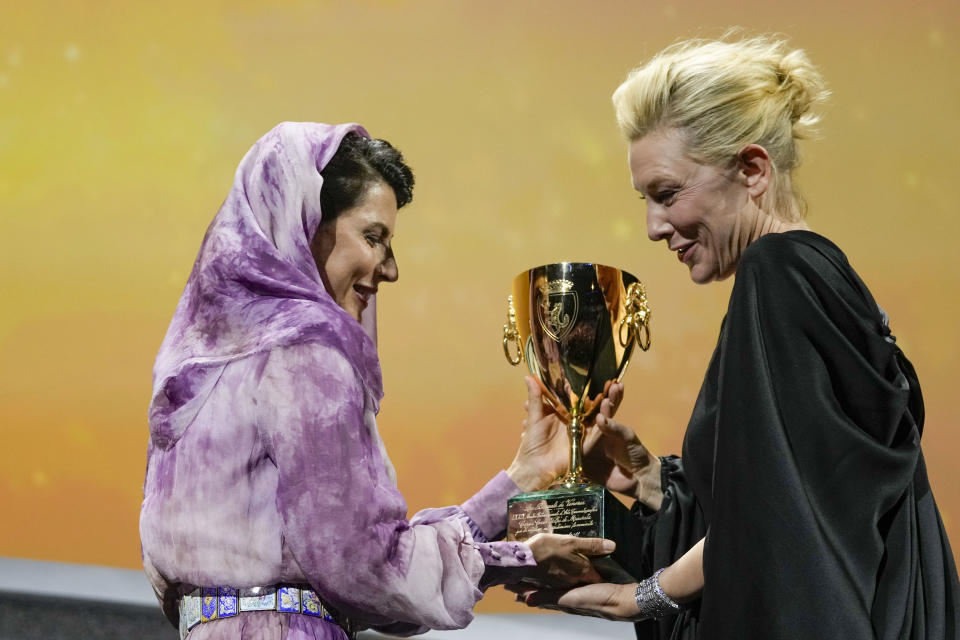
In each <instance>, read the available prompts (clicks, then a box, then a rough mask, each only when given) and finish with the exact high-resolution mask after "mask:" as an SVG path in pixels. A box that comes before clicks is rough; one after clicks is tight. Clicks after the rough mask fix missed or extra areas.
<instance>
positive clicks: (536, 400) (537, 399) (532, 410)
mask: <svg viewBox="0 0 960 640" xmlns="http://www.w3.org/2000/svg"><path fill="white" fill-rule="evenodd" d="M523 380H524V382H526V383H527V403H526V405H525V406H526V409H527V420H528V421H529V422H530V424H533V423H535V422H539V421H540V420H541V419H543V400H541V396H540V386H539V385H538V384H537V381H536V380H534V379H533V377H532V376H526V377H525V378H524V379H523Z"/></svg>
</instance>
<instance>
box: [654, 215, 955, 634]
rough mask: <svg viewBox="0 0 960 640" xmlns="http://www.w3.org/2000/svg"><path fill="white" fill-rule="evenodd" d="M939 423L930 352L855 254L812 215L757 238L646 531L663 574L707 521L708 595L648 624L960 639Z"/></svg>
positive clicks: (667, 628)
mask: <svg viewBox="0 0 960 640" xmlns="http://www.w3.org/2000/svg"><path fill="white" fill-rule="evenodd" d="M922 428H923V400H922V397H921V394H920V386H919V383H918V382H917V379H916V375H915V374H914V371H913V367H912V366H911V365H910V363H909V361H908V360H907V359H906V358H905V357H904V356H903V354H902V353H901V351H900V350H899V348H898V347H897V346H896V344H895V342H894V340H893V339H892V337H890V334H889V329H888V328H887V326H886V323H885V318H884V316H883V314H882V312H881V311H880V310H879V308H878V307H877V305H876V303H875V302H874V300H873V298H872V296H871V295H870V293H869V291H868V290H867V288H866V287H865V286H864V284H863V283H862V281H861V280H860V278H859V277H858V276H857V275H856V273H855V272H854V271H853V270H852V268H851V267H850V266H849V264H848V263H847V260H846V258H845V257H844V255H843V254H842V252H841V251H840V250H839V249H838V248H837V247H836V246H835V245H833V244H832V243H830V242H829V241H828V240H826V239H825V238H823V237H821V236H818V235H816V234H814V233H811V232H806V231H792V232H787V233H782V234H770V235H767V236H764V237H762V238H760V239H759V240H757V241H756V242H754V243H753V244H752V245H751V246H750V247H749V248H748V249H747V250H746V251H745V252H744V255H743V257H742V259H741V262H740V265H739V267H738V270H737V276H736V282H735V284H734V288H733V292H732V294H731V299H730V304H729V308H728V310H727V316H726V318H725V321H724V324H723V327H722V329H721V335H720V340H719V344H718V346H717V350H716V352H715V353H714V357H713V360H712V361H711V364H710V367H709V369H708V371H707V376H706V379H705V380H704V384H703V387H702V388H701V392H700V396H699V398H698V400H697V404H696V406H695V408H694V412H693V415H692V417H691V420H690V424H689V425H688V428H687V433H686V437H685V440H684V451H683V454H684V455H683V464H682V466H681V465H679V463H676V466H675V467H671V469H673V471H674V476H669V473H670V472H667V473H666V474H665V475H667V476H669V477H667V478H666V480H667V482H666V484H665V487H666V489H667V492H668V499H667V500H665V502H664V508H663V509H662V510H661V511H662V512H661V513H659V514H657V515H656V516H651V515H648V516H646V518H647V519H648V520H649V522H647V528H648V531H647V533H646V534H645V536H644V540H643V541H642V542H641V543H642V544H645V545H648V546H649V547H650V549H649V551H645V554H644V557H645V558H649V566H646V567H643V570H644V573H643V574H642V575H648V574H649V571H650V570H653V569H655V568H657V567H658V566H664V565H666V564H669V563H670V562H671V561H672V560H673V559H675V558H676V557H679V556H680V555H682V553H683V552H684V551H685V550H686V549H687V548H689V546H691V545H692V544H693V543H695V542H696V541H697V540H698V539H699V537H700V536H699V534H698V533H697V532H698V531H699V530H700V529H701V528H703V529H705V530H706V532H707V533H706V546H705V550H704V574H705V588H704V592H703V597H702V599H701V601H700V602H699V606H698V607H694V608H692V609H691V610H689V611H687V612H684V613H683V614H681V615H680V616H679V617H677V618H676V619H675V620H674V621H673V622H670V621H667V622H666V624H665V623H663V622H661V623H660V624H655V623H652V624H651V623H647V624H640V625H637V633H638V637H640V638H678V639H680V638H682V639H684V640H687V639H692V638H699V639H701V640H712V639H720V638H723V639H726V638H738V639H749V638H758V639H759V638H764V639H769V638H818V639H822V638H838V639H840V638H842V639H844V640H857V639H861V638H863V639H873V638H882V639H888V638H889V639H903V640H907V639H910V640H918V639H920V638H951V639H956V638H960V630H958V621H957V617H958V609H960V586H958V582H957V572H956V567H955V565H954V561H953V556H952V553H951V551H950V546H949V542H948V541H947V538H946V534H945V532H944V529H943V524H942V522H941V520H940V516H939V513H938V512H937V508H936V504H935V502H934V500H933V495H932V493H931V492H930V487H929V484H928V483H927V476H926V470H925V467H924V464H923V457H922V454H921V451H920V435H921V432H922ZM671 464H674V463H671ZM691 514H696V516H697V517H702V523H700V525H698V526H697V527H692V526H691ZM638 517H642V514H640V513H638ZM645 564H647V561H645Z"/></svg>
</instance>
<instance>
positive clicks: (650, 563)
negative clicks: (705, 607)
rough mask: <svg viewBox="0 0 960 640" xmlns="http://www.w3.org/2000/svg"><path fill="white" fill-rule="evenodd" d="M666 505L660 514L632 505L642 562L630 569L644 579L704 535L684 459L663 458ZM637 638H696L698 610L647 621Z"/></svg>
mask: <svg viewBox="0 0 960 640" xmlns="http://www.w3.org/2000/svg"><path fill="white" fill-rule="evenodd" d="M660 462H661V471H660V473H661V476H660V482H661V486H662V487H663V502H661V504H660V510H659V511H653V510H650V509H648V508H646V507H645V506H643V505H642V504H641V503H640V502H635V503H634V505H633V514H634V516H635V517H636V518H637V519H638V521H639V523H640V525H641V531H642V535H641V537H640V539H639V540H637V544H638V545H640V548H641V553H640V563H639V565H638V566H636V567H631V573H632V574H633V575H635V576H638V577H641V578H645V577H647V576H649V575H651V574H652V573H653V572H654V571H656V570H657V569H660V568H661V567H666V566H668V565H670V564H673V562H674V561H676V560H677V559H678V558H679V557H680V556H682V555H683V554H684V553H686V552H687V551H688V550H689V549H690V547H692V546H693V545H695V544H696V543H697V542H699V541H700V539H701V538H702V537H703V536H704V533H705V528H704V523H703V514H702V512H701V510H700V506H699V505H698V504H697V500H696V498H695V497H694V495H693V491H692V490H691V488H690V485H689V484H688V483H687V479H686V476H685V475H684V472H683V460H681V459H680V458H678V457H676V456H667V457H663V458H660ZM636 632H637V638H639V639H640V640H657V639H666V638H678V639H680V638H683V639H684V640H688V639H689V640H693V639H694V638H696V637H697V626H696V611H695V609H694V610H687V611H684V612H683V613H681V614H680V615H679V616H668V617H665V618H663V619H662V620H647V621H644V622H639V623H637V624H636Z"/></svg>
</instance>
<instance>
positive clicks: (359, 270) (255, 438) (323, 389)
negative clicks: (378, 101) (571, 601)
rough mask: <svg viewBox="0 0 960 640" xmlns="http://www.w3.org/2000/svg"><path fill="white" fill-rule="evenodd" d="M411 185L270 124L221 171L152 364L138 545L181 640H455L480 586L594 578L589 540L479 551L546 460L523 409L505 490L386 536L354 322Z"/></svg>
mask: <svg viewBox="0 0 960 640" xmlns="http://www.w3.org/2000/svg"><path fill="white" fill-rule="evenodd" d="M412 186H413V175H412V173H411V172H410V169H409V168H408V167H407V166H406V165H405V164H404V163H403V159H402V156H401V155H400V153H399V152H398V151H396V150H395V149H394V148H393V147H392V146H390V144H389V143H387V142H384V141H382V140H371V139H369V138H368V137H367V134H366V132H365V131H364V130H363V129H362V128H361V127H359V126H357V125H339V126H330V125H322V124H310V123H284V124H281V125H279V126H277V127H276V128H274V129H273V130H272V131H270V132H269V133H268V134H267V135H265V136H264V137H263V138H262V139H260V140H259V141H258V142H257V143H256V144H255V145H254V146H253V148H252V149H251V150H250V151H249V152H248V153H247V155H246V156H245V157H244V159H243V161H242V162H241V163H240V166H239V168H238V169H237V173H236V177H235V180H234V184H233V188H232V189H231V191H230V193H229V195H228V196H227V199H226V201H225V202H224V204H223V205H222V207H221V208H220V211H219V212H218V213H217V215H216V217H215V218H214V220H213V222H212V224H211V225H210V227H209V229H208V231H207V234H206V237H205V238H204V241H203V244H202V246H201V248H200V253H199V255H198V257H197V260H196V263H195V264H194V267H193V271H192V273H191V274H190V278H189V280H188V282H187V285H186V288H185V290H184V292H183V295H182V297H181V298H180V302H179V304H178V306H177V309H176V312H175V314H174V317H173V320H172V321H171V323H170V327H169V329H168V331H167V335H166V338H165V339H164V341H163V344H162V346H161V348H160V352H159V354H158V355H157V361H156V365H155V368H154V389H153V397H152V401H151V405H150V413H149V418H150V444H149V450H148V464H147V474H146V481H145V484H144V500H143V506H142V510H141V519H140V537H141V543H142V549H143V563H144V567H145V568H146V571H147V574H148V576H149V578H150V580H151V582H152V584H153V587H154V590H155V591H156V593H157V596H158V598H159V599H160V601H161V603H162V606H163V609H164V612H165V614H166V615H167V617H168V618H169V619H170V621H171V622H172V623H174V624H175V625H179V628H180V633H181V637H185V636H186V635H188V634H189V636H190V638H191V639H194V640H197V639H202V638H278V639H279V638H291V639H299V638H311V639H312V638H318V639H319V638H323V639H328V638H329V639H334V638H345V637H347V636H348V635H351V634H352V633H353V631H354V630H355V629H356V628H358V627H365V626H370V627H375V628H379V629H383V630H387V631H392V632H396V633H403V634H411V633H416V632H418V631H422V630H424V629H426V628H436V629H449V628H458V627H463V626H465V625H466V624H467V623H469V622H470V620H471V618H472V613H471V610H472V608H473V605H474V604H475V603H476V601H477V600H478V599H479V598H480V597H481V596H482V589H483V588H485V587H486V586H489V585H490V584H493V583H496V582H505V581H511V580H516V579H519V578H520V577H522V576H524V575H530V573H531V572H533V573H535V574H536V573H537V572H539V574H540V575H541V577H544V575H546V574H548V573H549V574H550V575H554V576H555V575H558V574H559V575H560V576H561V577H560V578H556V580H559V581H560V582H561V583H563V582H565V583H572V582H575V581H583V580H590V579H592V578H594V577H596V576H595V574H593V573H592V570H591V569H589V564H588V562H587V560H586V558H585V555H591V554H598V553H603V552H605V551H609V549H608V548H606V547H605V546H604V544H605V543H604V541H602V540H577V539H570V538H567V537H563V536H541V537H540V538H539V539H536V540H532V541H531V542H530V544H529V545H526V544H519V543H510V542H496V541H495V540H496V539H497V538H498V537H499V536H500V535H501V533H502V531H503V529H504V527H505V519H506V516H505V502H506V500H507V498H508V497H510V496H511V495H513V494H515V493H517V492H519V491H521V490H529V489H533V488H537V487H539V486H542V485H544V484H546V483H547V482H548V481H549V480H550V479H551V478H552V477H555V476H556V475H557V473H558V472H559V470H560V469H561V468H562V467H563V465H564V464H565V458H564V455H565V447H566V445H565V437H566V436H565V435H564V434H563V433H560V432H558V431H557V430H556V429H555V424H556V423H555V421H551V420H549V419H547V418H542V416H541V415H540V414H539V412H538V410H539V407H540V403H539V397H538V396H536V398H537V402H536V403H531V405H532V406H534V407H535V411H532V412H531V415H530V418H529V419H528V424H527V429H526V432H525V434H524V437H523V440H522V443H521V446H520V449H519V451H518V453H517V456H516V458H515V460H514V462H513V464H512V465H511V466H510V468H509V470H508V471H507V472H501V473H500V474H498V475H497V476H496V477H494V478H493V479H492V480H491V481H490V482H489V483H488V484H487V485H486V486H485V487H484V488H483V489H481V490H480V492H479V493H477V494H476V495H475V496H473V497H472V498H471V499H470V500H468V501H466V502H465V503H464V504H463V505H462V506H456V507H447V508H443V509H431V510H426V511H423V512H420V513H419V514H417V515H416V516H414V518H413V519H411V520H407V518H406V512H407V506H406V503H405V502H404V500H403V497H402V496H401V495H400V493H399V492H398V491H397V488H396V482H395V476H394V471H393V467H392V465H391V464H390V460H389V459H388V457H387V455H386V452H385V451H384V448H383V442H382V440H381V439H380V436H379V434H378V433H377V427H376V421H375V416H376V414H377V410H378V407H379V403H380V399H381V397H382V395H383V391H382V387H381V377H380V365H379V361H378V358H377V351H376V342H375V339H376V333H375V316H374V307H375V295H376V293H377V288H378V287H379V286H380V285H382V284H384V283H390V282H394V281H396V280H397V275H398V274H397V264H396V261H395V259H394V256H393V251H392V249H391V238H392V235H393V229H394V223H395V219H396V215H397V209H398V208H400V207H402V206H404V205H405V204H406V203H407V202H409V201H410V198H411V195H412ZM606 544H607V545H609V543H606Z"/></svg>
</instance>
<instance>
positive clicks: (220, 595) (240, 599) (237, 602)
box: [180, 585, 356, 640]
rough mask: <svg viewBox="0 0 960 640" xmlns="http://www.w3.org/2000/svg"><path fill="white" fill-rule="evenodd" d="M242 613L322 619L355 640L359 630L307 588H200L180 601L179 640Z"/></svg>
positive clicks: (287, 586)
mask: <svg viewBox="0 0 960 640" xmlns="http://www.w3.org/2000/svg"><path fill="white" fill-rule="evenodd" d="M241 611H277V612H279V613H296V614H301V615H305V616H313V617H316V618H322V619H324V620H326V621H328V622H332V623H333V624H335V625H337V626H339V627H340V628H341V629H343V630H344V632H346V634H347V637H349V638H355V637H356V629H355V628H354V625H353V624H352V623H351V622H350V620H348V619H347V618H345V617H343V616H340V615H338V614H337V613H336V612H334V611H333V610H332V609H331V608H330V607H329V606H327V605H325V604H324V602H323V601H322V600H321V599H320V597H319V596H317V592H316V591H314V590H313V589H310V588H308V587H301V586H295V585H272V586H269V587H248V588H246V589H236V588H233V587H198V588H196V589H194V590H193V591H191V592H190V593H188V594H186V595H184V596H181V598H180V640H184V638H186V637H187V634H188V633H190V630H191V629H193V628H194V627H195V626H197V625H198V624H201V623H204V622H213V621H214V620H220V619H223V618H232V617H233V616H235V615H237V614H238V613H240V612H241Z"/></svg>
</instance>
